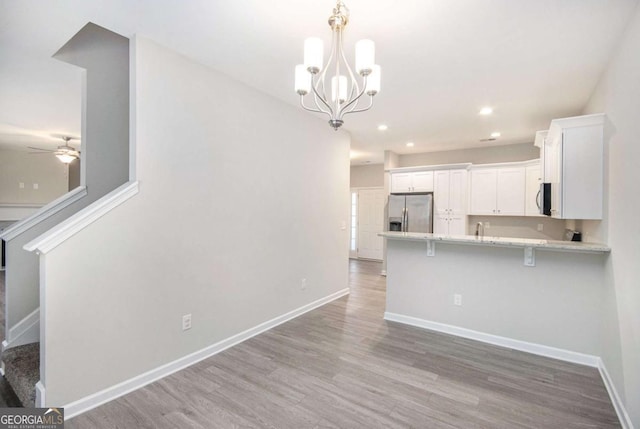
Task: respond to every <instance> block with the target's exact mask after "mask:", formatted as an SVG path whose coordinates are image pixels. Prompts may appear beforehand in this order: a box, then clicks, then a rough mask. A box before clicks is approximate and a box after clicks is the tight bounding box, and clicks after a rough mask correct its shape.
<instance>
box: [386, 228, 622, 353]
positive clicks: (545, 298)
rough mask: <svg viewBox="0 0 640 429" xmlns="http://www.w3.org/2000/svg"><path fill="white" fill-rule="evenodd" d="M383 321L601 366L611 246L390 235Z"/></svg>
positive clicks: (493, 238) (486, 238)
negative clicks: (607, 266)
mask: <svg viewBox="0 0 640 429" xmlns="http://www.w3.org/2000/svg"><path fill="white" fill-rule="evenodd" d="M380 235H381V236H383V237H385V238H386V239H387V305H386V312H385V319H387V320H390V321H396V322H401V323H406V324H410V325H415V326H419V327H423V328H427V329H432V330H437V331H442V332H447V333H450V334H454V335H458V336H462V337H468V338H474V339H477V340H480V341H485V342H489V343H493V344H498V345H503V346H506V347H510V348H514V349H519V350H524V351H529V352H532V353H536V354H542V355H546V356H551V357H556V358H559V359H563V360H569V361H573V362H578V363H583V364H588V365H591V366H597V363H598V358H597V356H600V355H601V350H602V344H600V338H601V335H599V331H600V329H601V325H602V322H603V320H602V301H603V299H604V288H603V282H604V274H605V264H606V260H607V258H608V254H609V252H610V249H609V248H608V247H607V246H605V245H600V244H594V243H578V242H569V241H547V240H535V239H521V238H503V237H483V238H480V237H475V236H468V235H466V236H448V235H441V234H424V233H422V234H417V233H413V234H412V233H402V232H384V233H381V234H380Z"/></svg>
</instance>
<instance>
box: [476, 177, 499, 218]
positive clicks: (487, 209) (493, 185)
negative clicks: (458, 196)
mask: <svg viewBox="0 0 640 429" xmlns="http://www.w3.org/2000/svg"><path fill="white" fill-rule="evenodd" d="M497 178H498V171H497V170H496V169H495V168H481V169H477V170H471V181H470V184H471V189H470V191H471V198H470V200H469V203H470V204H469V214H474V215H494V214H496V201H497V199H496V196H497V192H498V189H497V181H498V180H497Z"/></svg>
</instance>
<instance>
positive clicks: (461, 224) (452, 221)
mask: <svg viewBox="0 0 640 429" xmlns="http://www.w3.org/2000/svg"><path fill="white" fill-rule="evenodd" d="M449 235H467V217H466V216H451V217H449Z"/></svg>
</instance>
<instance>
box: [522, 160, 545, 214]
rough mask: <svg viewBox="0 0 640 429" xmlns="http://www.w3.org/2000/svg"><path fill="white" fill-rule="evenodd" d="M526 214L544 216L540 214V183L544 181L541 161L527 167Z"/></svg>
mask: <svg viewBox="0 0 640 429" xmlns="http://www.w3.org/2000/svg"><path fill="white" fill-rule="evenodd" d="M525 183H526V184H525V191H524V194H525V195H524V196H525V203H524V215H525V216H542V214H540V204H541V201H540V198H541V195H540V184H541V183H542V172H541V169H540V162H536V163H535V164H533V165H529V166H527V167H526V168H525Z"/></svg>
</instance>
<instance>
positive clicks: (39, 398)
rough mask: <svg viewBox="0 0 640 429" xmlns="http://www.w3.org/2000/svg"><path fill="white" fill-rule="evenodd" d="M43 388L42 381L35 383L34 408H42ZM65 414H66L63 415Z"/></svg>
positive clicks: (44, 400) (43, 401)
mask: <svg viewBox="0 0 640 429" xmlns="http://www.w3.org/2000/svg"><path fill="white" fill-rule="evenodd" d="M45 398H46V395H45V388H44V385H43V384H42V381H38V382H37V383H36V407H37V408H44V403H45V402H46V399H45ZM65 414H66V413H65Z"/></svg>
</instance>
